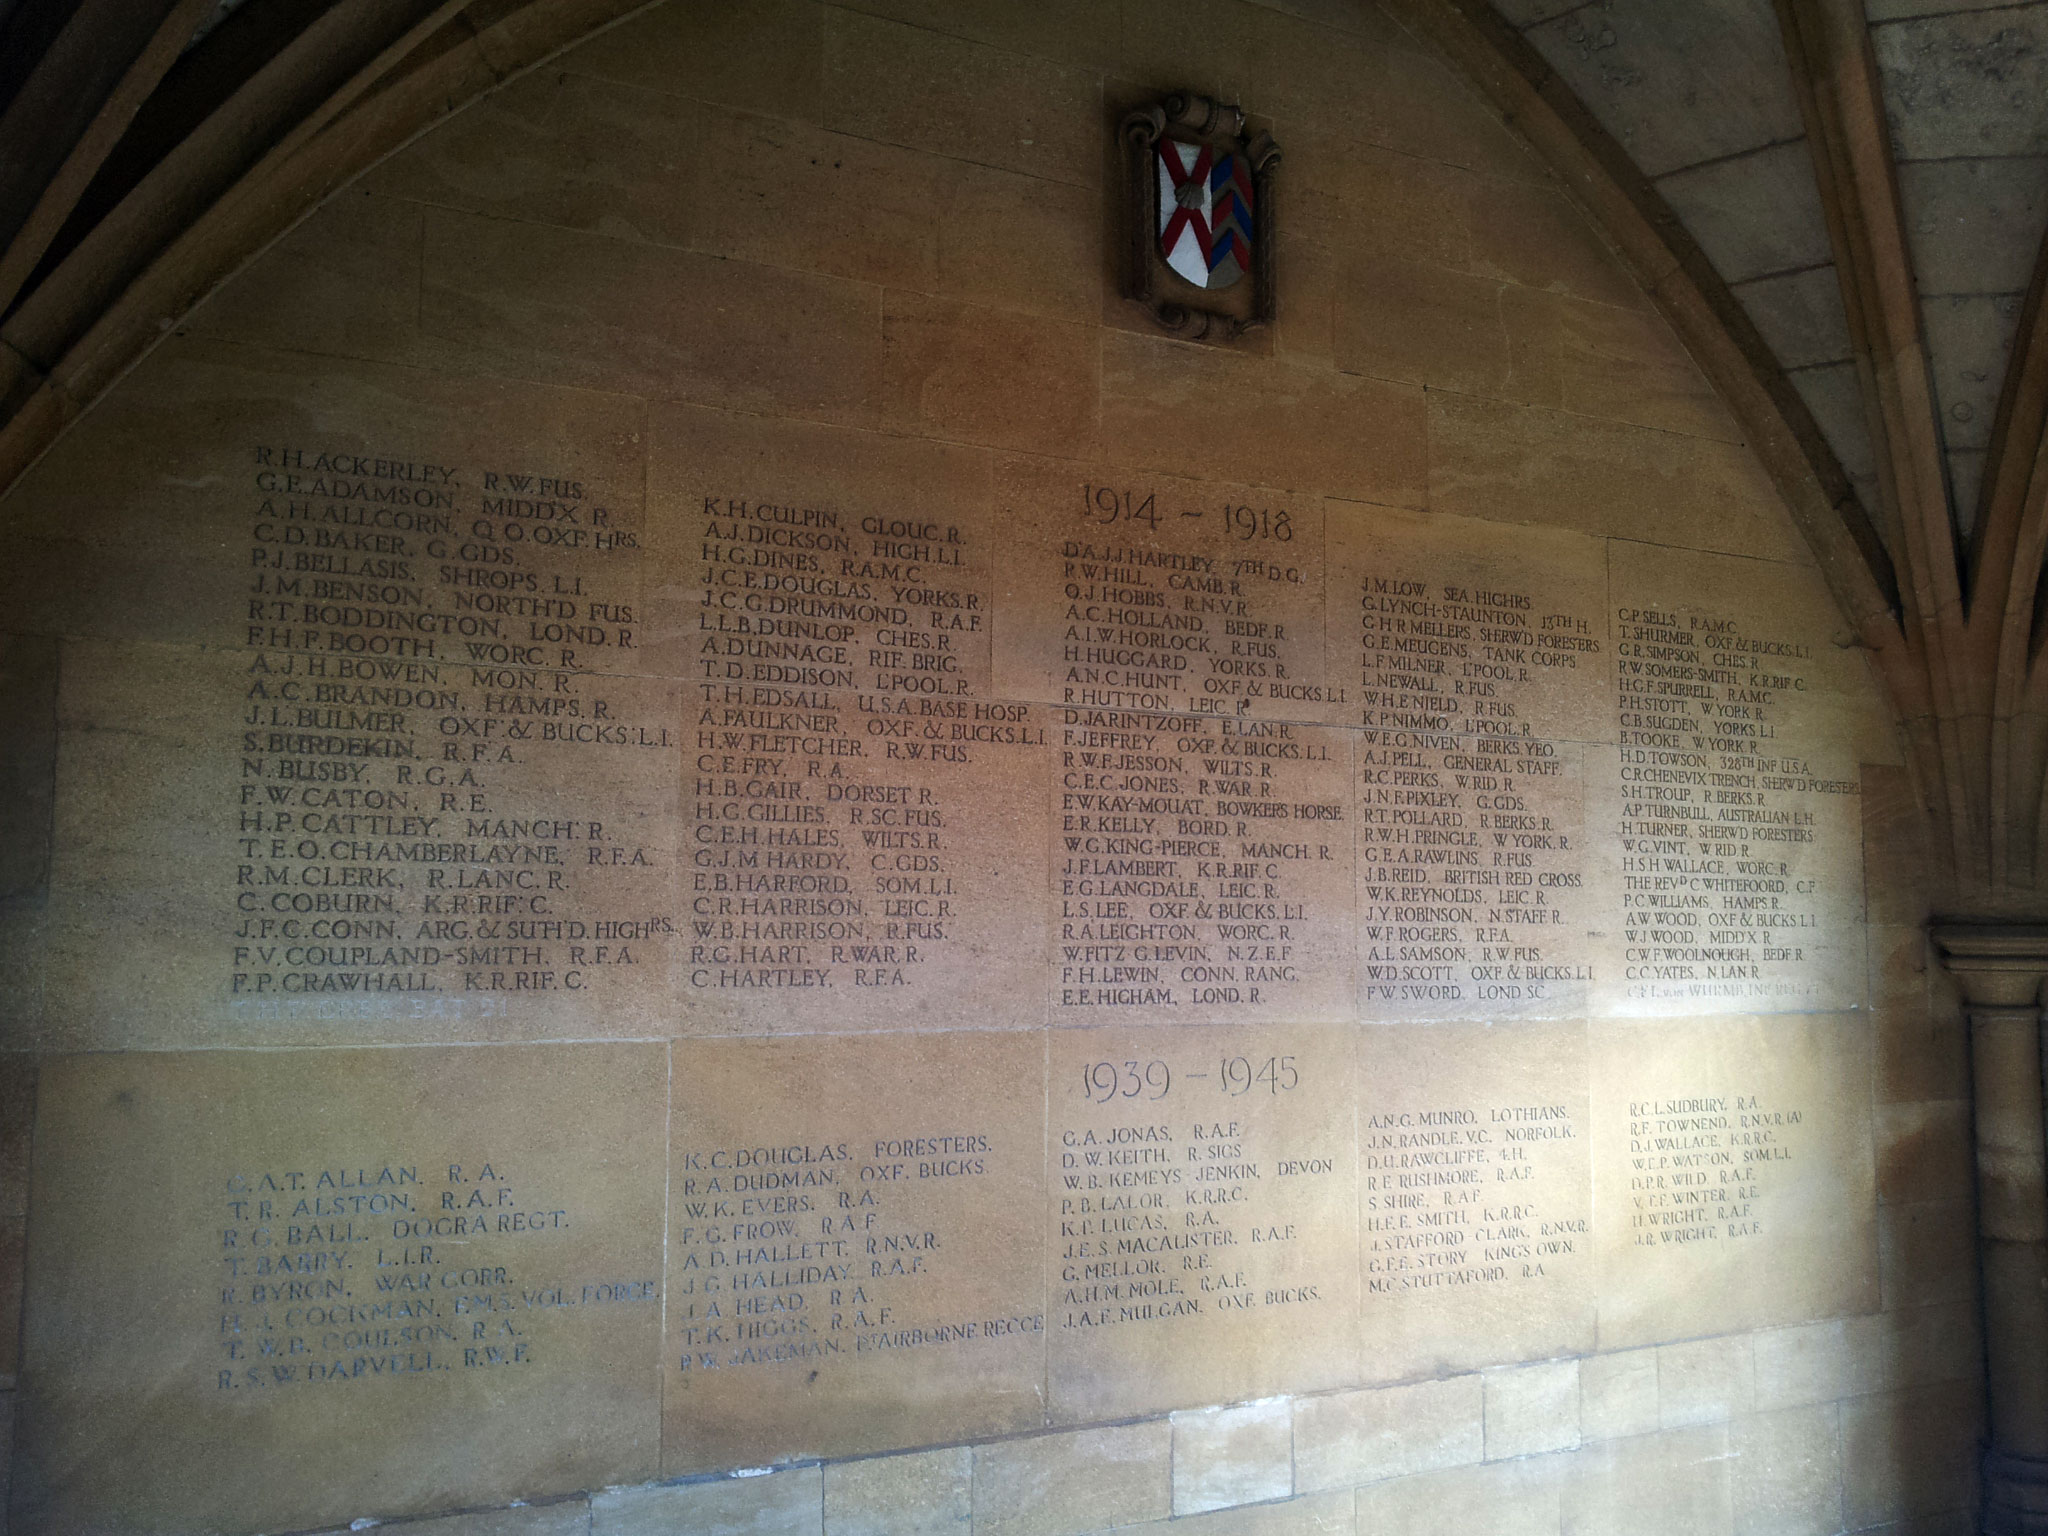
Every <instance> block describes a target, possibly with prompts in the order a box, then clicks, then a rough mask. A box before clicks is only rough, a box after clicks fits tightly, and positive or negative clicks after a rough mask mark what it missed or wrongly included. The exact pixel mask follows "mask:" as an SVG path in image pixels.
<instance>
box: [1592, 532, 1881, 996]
mask: <svg viewBox="0 0 2048 1536" xmlns="http://www.w3.org/2000/svg"><path fill="white" fill-rule="evenodd" d="M1609 596H1610V600H1611V602H1612V603H1613V626H1614V646H1615V652H1616V655H1615V666H1616V678H1615V690H1616V691H1615V696H1614V703H1615V721H1616V726H1617V731H1616V740H1617V743H1618V744H1617V746H1616V747H1615V748H1614V749H1613V751H1612V752H1607V751H1593V752H1591V753H1589V756H1588V773H1587V781H1588V784H1589V786H1590V787H1591V795H1590V804H1589V806H1588V811H1587V820H1588V823H1589V825H1590V826H1592V827H1595V828H1597V829H1598V835H1597V838H1596V841H1597V843H1598V845H1599V847H1600V848H1601V850H1602V853H1603V855H1604V856H1603V858H1602V859H1601V861H1600V866H1599V868H1598V869H1597V871H1594V872H1590V873H1589V876H1588V878H1589V880H1593V881H1597V884H1598V886H1599V888H1600V905H1601V909H1602V910H1603V912H1604V913H1605V914H1606V915H1607V921H1606V923H1605V924H1604V925H1603V926H1604V929H1605V932H1606V935H1607V936H1606V940H1605V942H1604V944H1602V945H1601V946H1600V949H1599V959H1598V961H1597V968H1598V973H1599V981H1598V983H1597V986H1596V996H1597V998H1598V1002H1599V1005H1600V1008H1601V1009H1602V1011H1605V1012H1610V1013H1632V1014H1646V1013H1700V1012H1706V1013H1713V1012H1727V1011H1729V1010H1731V1009H1744V1008H1770V1009H1785V1010H1791V1009H1825V1008H1844V1007H1854V1006H1856V1005H1858V1004H1860V1003H1861V1002H1862V1001H1863V998H1864V994H1865V977H1864V944H1863V936H1862V929H1861V926H1860V919H1861V916H1862V886H1863V862H1862V857H1863V842H1862V812H1861V807H1860V804H1859V802H1858V795H1859V793H1860V790H1861V780H1860V776H1859V774H1858V770H1857V764H1858V762H1859V761H1861V760H1863V759H1864V758H1868V759H1870V760H1882V759H1883V758H1885V757H1886V756H1887V755H1889V752H1890V751H1891V750H1894V749H1892V748H1891V747H1890V746H1889V744H1887V743H1885V742H1884V741H1882V740H1881V739H1876V740H1873V739H1872V736H1873V735H1875V734H1876V733H1872V732H1870V731H1869V730H1868V727H1867V726H1866V727H1860V728H1859V724H1858V718H1859V712H1858V711H1857V710H1856V709H1855V707H1854V701H1856V700H1859V699H1861V698H1865V697H1867V695H1868V689H1869V679H1868V677H1867V676H1866V675H1864V673H1863V671H1862V667H1863V663H1862V661H1861V658H1860V656H1859V655H1858V653H1857V652H1856V651H1855V650H1854V649H1853V648H1852V647H1849V646H1847V645H1845V644H1844V643H1842V642H1843V640H1844V638H1845V635H1846V632H1845V630H1844V628H1843V626H1842V624H1841V621H1840V620H1839V618H1838V617H1837V615H1836V614H1835V612H1834V610H1833V608H1832V606H1831V605H1829V604H1827V603H1826V602H1825V600H1824V596H1823V589H1821V588H1820V586H1819V583H1818V581H1817V579H1816V578H1815V577H1814V576H1813V575H1812V573H1810V572H1808V571H1804V570H1800V569H1798V568H1796V567H1786V566H1776V565H1771V564H1768V563H1766V562H1764V561H1757V560H1741V559H1736V558H1733V557H1730V556H1724V555H1705V554H1696V553H1691V552H1687V551H1681V550H1668V549H1659V548H1654V547H1651V546H1646V545H1635V544H1621V543H1616V544H1615V545H1614V546H1613V558H1612V563H1611V567H1610V572H1609ZM1862 718H1865V719H1867V718H1869V715H1867V714H1866V715H1864V716H1863V717H1862Z"/></svg>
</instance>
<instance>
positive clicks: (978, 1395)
mask: <svg viewBox="0 0 2048 1536" xmlns="http://www.w3.org/2000/svg"><path fill="white" fill-rule="evenodd" d="M677 1049H678V1052H679V1055H678V1057H677V1071H676V1079H675V1083H676V1099H675V1111H674V1116H673V1119H672V1124H671V1139H672V1151H671V1169H672V1178H671V1181H670V1185H669V1191H670V1211H669V1235H668V1317H667V1346H668V1348H667V1356H668V1358H667V1360H666V1361H665V1363H664V1365H663V1380H664V1383H665V1386H664V1391H663V1456H662V1459H663V1466H664V1468H665V1470H666V1471H667V1472H669V1473H670V1474H671V1475H674V1474H677V1473H686V1472H701V1471H709V1470H713V1469H716V1468H721V1467H730V1466H734V1465H747V1464H755V1463H758V1462H761V1461H766V1460H773V1459H785V1458H790V1457H792V1456H845V1455H853V1454H859V1453H861V1452H864V1451H874V1450H891V1449H896V1448H898V1447H904V1446H913V1445H922V1444H931V1443H934V1442H943V1441H946V1440H952V1439H964V1438H969V1437H972V1436H978V1435H987V1434H996V1433H1001V1432H1004V1431H1011V1430H1018V1429H1025V1428H1030V1427H1032V1426H1035V1425H1037V1424H1039V1423H1040V1422H1042V1419H1043V1413H1044V1402H1043V1389H1044V1381H1045V1353H1046V1326H1047V1318H1046V1313H1045V1302H1044V1295H1045V1290H1044V1286H1045V1272H1044V1241H1045V1239H1044V1238H1043V1237H1042V1236H1041V1230H1042V1228H1041V1225H1040V1212H1041V1210H1042V1208H1043V1204H1044V1188H1045V1185H1044V1177H1043V1167H1044V1164H1043V1156H1044V1150H1043V1149H1044V1142H1043V1131H1042V1126H1043V1119H1042V1114H1043V1111H1042V1108H1041V1106H1042V1104H1043V1102H1044V1091H1045V1090H1044V1081H1045V1080H1044V1072H1045V1065H1044V1062H1045V1044H1044V1040H1043V1037H1042V1036H1041V1035H1040V1034H1038V1033H1036V1032H1020V1033H1011V1034H999V1033H993V1032H958V1033H952V1034H945V1035H937V1034H920V1035H903V1034H898V1035H881V1036H873V1037H853V1036H837V1037H831V1038H818V1039H808V1040H782V1041H759V1040H757V1041H738V1040H735V1041H693V1042H689V1043H687V1044H682V1045H679V1046H678V1048H677Z"/></svg>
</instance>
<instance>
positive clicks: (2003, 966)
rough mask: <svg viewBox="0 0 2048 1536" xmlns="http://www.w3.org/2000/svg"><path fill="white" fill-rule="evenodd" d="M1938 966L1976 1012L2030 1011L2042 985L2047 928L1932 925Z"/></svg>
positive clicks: (2047, 959)
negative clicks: (1953, 980)
mask: <svg viewBox="0 0 2048 1536" xmlns="http://www.w3.org/2000/svg"><path fill="white" fill-rule="evenodd" d="M1927 931H1928V936H1929V937H1930V938H1932V939H1933V940H1934V945H1935V948H1936V949H1937V950H1939V951H1940V952H1941V961H1942V964H1943V965H1945V966H1946V967H1947V968H1948V971H1949V974H1950V975H1952V976H1954V977H1955V979H1956V982H1957V984H1958V985H1959V986H1960V987H1961V988H1962V989H1963V1001H1964V1002H1965V1003H1966V1004H1967V1005H1968V1006H1969V1007H1971V1008H1972V1009H1977V1008H2036V1007H2038V1006H2039V1005H2040V999H2041V984H2042V982H2043V981H2044V980H2048V923H1934V924H1932V925H1930V926H1929V928H1928V930H1927Z"/></svg>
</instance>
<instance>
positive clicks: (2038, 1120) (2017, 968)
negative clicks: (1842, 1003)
mask: <svg viewBox="0 0 2048 1536" xmlns="http://www.w3.org/2000/svg"><path fill="white" fill-rule="evenodd" d="M1930 934H1931V937H1932V938H1933V940H1934V943H1935V946H1936V948H1938V949H1939V950H1940V952H1941V956H1942V961H1943V963H1944V964H1945V965H1946V966H1947V967H1948V970H1949V972H1950V974H1951V975H1953V976H1954V977H1955V978H1956V981H1957V982H1958V984H1959V985H1960V986H1961V987H1962V991H1963V1001H1964V1005H1965V1007H1966V1009H1967V1010H1968V1013H1969V1016H1970V1072H1971V1086H1972V1091H1973V1095H1974V1099H1975V1105H1974V1109H1975V1120H1976V1127H1977V1256H1978V1263H1979V1265H1980V1268H1981V1273H1982V1278H1983V1286H1984V1342H1985V1356H1986V1363H1987V1367H1988V1370H1987V1385H1988V1388H1989V1400H1990V1401H1989V1406H1990V1436H1989V1438H1990V1443H1989V1445H1987V1446H1986V1447H1985V1451H1984V1496H1983V1517H1982V1526H1981V1529H1982V1530H1984V1531H1985V1532H1986V1533H1989V1536H2008V1533H2017V1532H2027V1533H2034V1532H2042V1533H2048V1137H2044V1122H2043V1118H2042V1083H2041V1067H2042V1059H2043V1058H2042V1016H2041V988H2042V984H2043V982H2044V980H2048V927H2043V926H2036V925H2027V926H2014V925H1996V926H1994V925H1991V924H1983V925H1977V924H1961V923H1955V924H1938V925H1936V926H1935V927H1934V928H1932V929H1931V930H1930Z"/></svg>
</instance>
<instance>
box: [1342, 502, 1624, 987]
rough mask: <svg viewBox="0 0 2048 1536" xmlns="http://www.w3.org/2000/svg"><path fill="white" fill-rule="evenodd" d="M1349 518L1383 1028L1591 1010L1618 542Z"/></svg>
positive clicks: (1407, 516)
mask: <svg viewBox="0 0 2048 1536" xmlns="http://www.w3.org/2000/svg"><path fill="white" fill-rule="evenodd" d="M1367 511H1368V509H1362V508H1358V507H1342V508H1340V509H1339V510H1338V511H1337V512H1333V514H1332V516H1331V520H1330V532H1329V549H1330V571H1331V578H1330V580H1331V601H1330V604H1329V612H1330V655H1331V665H1332V667H1333V668H1337V667H1342V668H1344V669H1345V676H1346V677H1347V680H1349V681H1350V682H1351V683H1352V684H1353V685H1354V687H1353V689H1352V693H1351V697H1352V698H1353V699H1354V700H1355V702H1354V704H1353V705H1352V707H1351V710H1350V713H1349V722H1350V723H1351V724H1354V725H1356V726H1358V727H1359V737H1358V746H1357V748H1356V752H1355V758H1354V760H1355V763H1356V765H1357V766H1356V773H1355V776H1354V777H1355V782H1354V785H1353V791H1352V792H1353V795H1354V798H1355V808H1354V811H1353V816H1354V820H1355V822H1356V824H1357V829H1358V868H1359V891H1358V907H1359V915H1358V953H1359V977H1360V988H1361V996H1362V999H1363V1005H1364V1008H1365V1010H1366V1013H1367V1014H1368V1016H1370V1017H1372V1018H1471V1017H1484V1018H1502V1017H1530V1016H1534V1017H1546V1016H1550V1017H1554V1016H1557V1015H1559V1014H1565V1015H1570V1014H1574V1013H1579V1012H1583V1011H1584V1008H1585V1005H1586V1000H1587V997H1588V992H1589V988H1590V987H1591V985H1592V980H1593V969H1592V965H1591V955H1590V954H1589V952H1588V945H1587V935H1588V932H1589V930H1591V929H1594V928H1597V927H1598V926H1599V923H1598V921H1597V917H1596V914H1595V912H1594V910H1593V908H1592V906H1591V902H1590V899H1589V893H1588V891H1587V890H1586V879H1585V870H1586V865H1587V862H1588V858H1587V846H1586V837H1585V794H1584V764H1585V756H1584V748H1583V746H1582V743H1584V742H1586V741H1589V740H1591V741H1597V740H1602V739H1605V737H1606V736H1607V733H1608V730H1607V721H1606V719H1605V711H1604V709H1603V704H1604V702H1605V698H1606V695H1607V693H1608V691H1609V684H1608V678H1609V675H1610V674H1609V657H1608V644H1607V641H1606V639H1605V629H1606V624H1605V620H1604V615H1603V612H1602V610H1603V608H1604V606H1605V604H1604V595H1603V594H1604V584H1603V581H1602V572H1603V565H1604V550H1603V548H1602V546H1601V544H1600V543H1599V542H1598V541H1597V540H1593V539H1587V538H1583V537H1581V536H1579V535H1577V534H1570V533H1561V532H1557V531H1553V530H1540V529H1517V530H1515V531H1514V533H1513V534H1511V535H1509V534H1505V533H1504V531H1503V530H1501V529H1499V528H1497V527H1491V526H1488V525H1486V524H1483V523H1473V522H1468V521H1466V520H1464V519H1461V518H1443V517H1428V516H1423V515H1419V514H1415V513H1406V512H1395V511H1390V510H1383V509H1380V508H1372V509H1369V511H1370V515H1369V516H1366V515H1362V514H1364V513H1365V512H1367Z"/></svg>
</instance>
